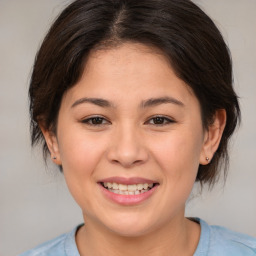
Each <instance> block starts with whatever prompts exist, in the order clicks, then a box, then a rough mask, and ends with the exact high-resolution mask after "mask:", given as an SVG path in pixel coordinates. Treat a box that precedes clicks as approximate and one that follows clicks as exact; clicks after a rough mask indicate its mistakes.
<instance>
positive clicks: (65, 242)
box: [18, 227, 79, 256]
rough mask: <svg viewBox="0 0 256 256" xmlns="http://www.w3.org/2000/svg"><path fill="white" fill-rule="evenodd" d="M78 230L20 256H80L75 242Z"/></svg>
mask: <svg viewBox="0 0 256 256" xmlns="http://www.w3.org/2000/svg"><path fill="white" fill-rule="evenodd" d="M77 229H78V227H76V228H74V229H73V230H72V231H71V232H69V233H66V234H63V235H61V236H58V237H56V238H55V239H52V240H50V241H47V242H45V243H43V244H41V245H39V246H37V247H35V248H34V249H32V250H29V251H27V252H25V253H22V254H20V255H18V256H79V253H78V250H77V246H76V242H75V233H76V231H77Z"/></svg>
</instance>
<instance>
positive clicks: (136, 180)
mask: <svg viewBox="0 0 256 256" xmlns="http://www.w3.org/2000/svg"><path fill="white" fill-rule="evenodd" d="M100 182H102V183H104V182H111V183H113V182H115V183H118V184H125V185H132V184H145V183H148V184H152V183H158V182H157V181H153V180H149V179H144V178H140V177H131V178H125V177H109V178H106V179H103V180H100V181H99V183H100Z"/></svg>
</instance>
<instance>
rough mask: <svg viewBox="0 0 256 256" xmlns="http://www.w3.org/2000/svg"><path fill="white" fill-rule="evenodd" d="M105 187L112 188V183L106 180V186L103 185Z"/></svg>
mask: <svg viewBox="0 0 256 256" xmlns="http://www.w3.org/2000/svg"><path fill="white" fill-rule="evenodd" d="M104 186H105V183H104ZM105 187H108V188H112V187H113V186H112V183H110V182H108V183H107V186H105Z"/></svg>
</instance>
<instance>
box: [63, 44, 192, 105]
mask: <svg viewBox="0 0 256 256" xmlns="http://www.w3.org/2000/svg"><path fill="white" fill-rule="evenodd" d="M168 94H169V96H171V97H176V98H177V99H178V100H181V101H185V102H187V101H189V100H191V97H192V98H195V96H194V94H193V92H192V90H191V88H190V87H189V86H188V85H187V84H185V82H184V81H182V80H181V79H179V78H178V77H177V76H176V74H175V72H174V71H173V69H172V67H171V65H170V62H169V61H168V59H167V57H166V56H165V55H164V54H162V53H161V51H160V50H158V49H155V48H151V47H148V46H146V45H142V44H135V43H125V44H122V45H119V46H118V47H115V48H110V49H97V50H96V51H92V52H91V54H90V55H89V58H88V59H87V63H86V66H85V69H84V72H83V75H82V77H81V79H80V80H79V82H78V83H77V84H76V85H75V86H74V87H72V88H71V89H70V90H69V91H68V95H69V96H70V97H69V98H71V99H72V100H75V99H77V98H79V97H81V96H84V97H87V96H88V97H97V98H98V97H100V98H106V99H111V101H112V100H114V101H115V100H121V101H125V102H127V101H130V102H134V101H135V100H136V99H137V100H138V101H141V100H143V99H147V98H152V97H164V96H167V95H168Z"/></svg>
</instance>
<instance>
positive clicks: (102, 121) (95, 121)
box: [82, 116, 110, 126]
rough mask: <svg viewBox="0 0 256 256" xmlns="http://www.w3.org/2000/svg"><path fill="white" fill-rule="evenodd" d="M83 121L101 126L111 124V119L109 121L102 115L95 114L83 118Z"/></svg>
mask: <svg viewBox="0 0 256 256" xmlns="http://www.w3.org/2000/svg"><path fill="white" fill-rule="evenodd" d="M82 123H84V124H88V125H92V126H100V125H105V124H110V122H109V121H107V120H106V119H105V118H104V117H101V116H93V117H90V118H86V119H84V120H82Z"/></svg>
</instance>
